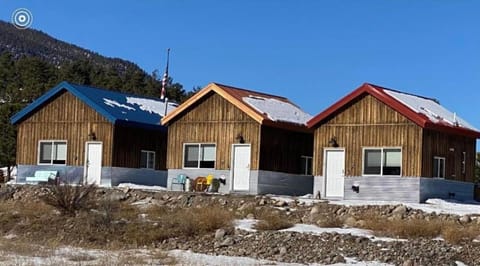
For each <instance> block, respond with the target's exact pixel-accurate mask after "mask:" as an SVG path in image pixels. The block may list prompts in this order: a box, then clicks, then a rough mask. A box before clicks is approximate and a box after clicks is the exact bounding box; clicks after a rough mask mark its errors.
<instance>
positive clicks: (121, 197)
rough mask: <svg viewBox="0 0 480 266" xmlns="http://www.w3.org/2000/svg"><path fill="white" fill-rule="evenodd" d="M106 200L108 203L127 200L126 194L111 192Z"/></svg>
mask: <svg viewBox="0 0 480 266" xmlns="http://www.w3.org/2000/svg"><path fill="white" fill-rule="evenodd" d="M107 199H108V200H110V201H122V200H125V199H127V194H125V193H123V192H122V191H113V192H112V193H110V195H108V196H107Z"/></svg>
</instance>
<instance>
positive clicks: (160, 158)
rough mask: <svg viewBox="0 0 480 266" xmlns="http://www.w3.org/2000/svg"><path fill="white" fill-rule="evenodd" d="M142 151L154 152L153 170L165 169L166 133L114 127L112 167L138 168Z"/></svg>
mask: <svg viewBox="0 0 480 266" xmlns="http://www.w3.org/2000/svg"><path fill="white" fill-rule="evenodd" d="M142 150H148V151H154V152H155V169H157V170H165V169H166V160H167V159H166V155H167V132H166V130H165V131H161V130H149V129H142V128H137V127H135V128H133V127H126V126H115V129H114V145H113V163H112V166H117V167H128V168H139V167H140V155H141V151H142Z"/></svg>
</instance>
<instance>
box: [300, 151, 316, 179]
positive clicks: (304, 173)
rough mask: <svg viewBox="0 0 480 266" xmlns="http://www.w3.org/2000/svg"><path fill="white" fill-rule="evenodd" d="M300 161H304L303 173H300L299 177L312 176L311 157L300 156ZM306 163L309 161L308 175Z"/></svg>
mask: <svg viewBox="0 0 480 266" xmlns="http://www.w3.org/2000/svg"><path fill="white" fill-rule="evenodd" d="M300 159H301V160H302V163H303V160H305V165H304V166H305V172H303V173H300V174H301V175H312V172H313V156H306V155H302V156H300ZM308 161H310V167H311V168H310V173H308Z"/></svg>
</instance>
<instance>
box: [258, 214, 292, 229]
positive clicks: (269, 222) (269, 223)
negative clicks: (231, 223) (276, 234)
mask: <svg viewBox="0 0 480 266" xmlns="http://www.w3.org/2000/svg"><path fill="white" fill-rule="evenodd" d="M259 218H260V220H259V221H258V222H257V223H256V224H255V225H254V228H255V229H258V230H281V229H286V228H290V227H292V226H293V223H292V222H290V221H289V219H288V218H287V217H282V215H280V213H278V212H275V211H272V212H264V213H262V214H261V216H260V217H259Z"/></svg>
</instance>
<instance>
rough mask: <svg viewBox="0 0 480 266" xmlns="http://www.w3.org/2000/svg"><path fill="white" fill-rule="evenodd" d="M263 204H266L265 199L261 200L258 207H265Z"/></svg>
mask: <svg viewBox="0 0 480 266" xmlns="http://www.w3.org/2000/svg"><path fill="white" fill-rule="evenodd" d="M265 204H267V203H266V202H265V199H261V200H260V201H259V202H258V205H260V206H263V205H265Z"/></svg>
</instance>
